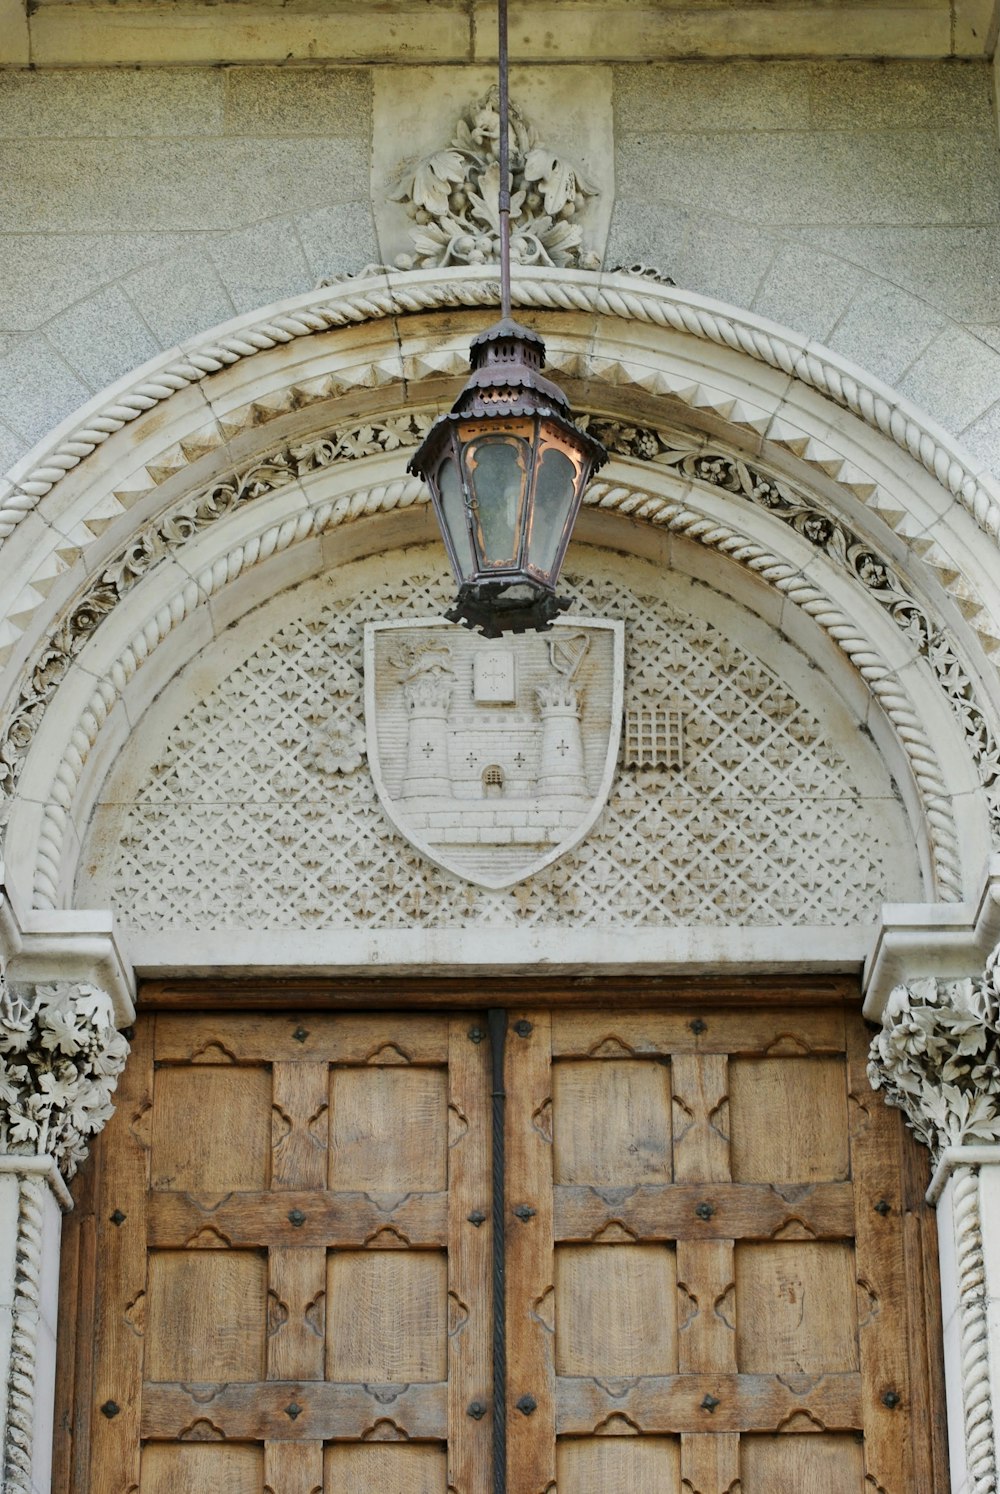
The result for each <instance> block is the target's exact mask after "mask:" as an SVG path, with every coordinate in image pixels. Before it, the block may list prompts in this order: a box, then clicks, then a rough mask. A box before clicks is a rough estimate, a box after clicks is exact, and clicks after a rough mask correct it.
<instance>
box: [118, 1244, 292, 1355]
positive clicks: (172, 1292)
mask: <svg viewBox="0 0 1000 1494" xmlns="http://www.w3.org/2000/svg"><path fill="white" fill-rule="evenodd" d="M147 1269H148V1275H147V1282H148V1287H147V1291H148V1298H147V1308H146V1358H145V1363H144V1367H143V1369H144V1377H145V1379H146V1380H193V1381H199V1382H200V1381H211V1380H219V1381H232V1380H261V1379H263V1376H264V1356H265V1343H266V1341H267V1260H266V1258H265V1256H264V1255H263V1254H261V1253H258V1252H256V1251H249V1250H226V1249H214V1250H213V1249H208V1250H183V1251H178V1250H152V1251H150V1253H149V1260H148V1267H147Z"/></svg>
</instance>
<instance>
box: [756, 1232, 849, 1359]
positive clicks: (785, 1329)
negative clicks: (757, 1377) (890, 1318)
mask: <svg viewBox="0 0 1000 1494" xmlns="http://www.w3.org/2000/svg"><path fill="white" fill-rule="evenodd" d="M855 1280H856V1270H855V1253H854V1248H853V1246H852V1245H851V1244H849V1243H847V1242H846V1241H835V1240H825V1241H823V1242H822V1243H818V1242H816V1241H813V1240H808V1241H806V1240H782V1241H780V1242H778V1243H776V1244H770V1243H768V1244H751V1243H749V1242H744V1241H741V1242H740V1243H739V1244H738V1245H737V1246H736V1249H735V1287H736V1290H735V1303H736V1361H737V1364H738V1366H739V1368H740V1369H741V1370H745V1371H747V1372H748V1373H750V1374H772V1375H820V1374H829V1373H834V1374H836V1373H838V1372H840V1371H843V1370H857V1368H858V1326H857V1306H856V1290H855Z"/></svg>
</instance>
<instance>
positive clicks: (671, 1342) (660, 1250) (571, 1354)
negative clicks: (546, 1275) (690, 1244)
mask: <svg viewBox="0 0 1000 1494" xmlns="http://www.w3.org/2000/svg"><path fill="white" fill-rule="evenodd" d="M676 1295H677V1271H676V1265H675V1257H674V1252H673V1250H671V1249H670V1248H669V1247H667V1246H664V1245H636V1244H634V1243H632V1242H629V1243H627V1244H625V1245H607V1244H605V1245H599V1246H594V1245H560V1246H558V1247H557V1248H556V1252H555V1308H556V1317H555V1323H556V1333H555V1361H556V1374H558V1375H593V1376H595V1377H597V1378H599V1379H608V1378H611V1379H617V1378H620V1377H622V1376H624V1377H633V1376H636V1375H670V1374H673V1372H674V1371H675V1369H676V1368H677V1313H676V1308H675V1298H676Z"/></svg>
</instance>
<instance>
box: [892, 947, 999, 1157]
mask: <svg viewBox="0 0 1000 1494" xmlns="http://www.w3.org/2000/svg"><path fill="white" fill-rule="evenodd" d="M998 964H1000V948H998V949H995V950H994V951H993V953H992V954H991V955H990V957H989V960H988V961H987V965H986V971H985V974H984V975H983V976H982V977H981V978H979V979H973V978H972V977H968V976H966V977H962V978H960V979H957V980H944V979H940V978H935V977H933V976H928V977H925V978H923V979H914V980H911V981H909V982H907V983H906V984H903V985H898V986H897V987H896V988H895V990H894V991H893V992H892V993H891V995H890V997H889V1000H888V1001H887V1003H886V1006H885V1010H884V1012H883V1013H882V1031H881V1032H880V1033H878V1034H877V1035H876V1036H875V1038H873V1040H872V1045H871V1051H870V1058H869V1064H868V1078H869V1080H870V1081H871V1084H872V1087H873V1088H874V1089H879V1090H882V1092H883V1093H884V1095H885V1099H886V1103H887V1104H889V1105H894V1106H896V1108H897V1109H899V1110H902V1112H903V1114H904V1115H905V1116H906V1120H907V1123H908V1125H909V1126H910V1128H911V1130H912V1131H913V1132H914V1134H915V1136H916V1137H917V1139H918V1140H919V1141H922V1142H923V1143H924V1145H925V1146H927V1147H929V1148H930V1152H931V1156H932V1157H933V1159H934V1161H935V1162H937V1161H938V1159H939V1158H940V1156H941V1154H942V1152H943V1151H944V1150H945V1149H946V1148H948V1147H962V1146H976V1145H988V1144H990V1143H994V1142H1000V969H998Z"/></svg>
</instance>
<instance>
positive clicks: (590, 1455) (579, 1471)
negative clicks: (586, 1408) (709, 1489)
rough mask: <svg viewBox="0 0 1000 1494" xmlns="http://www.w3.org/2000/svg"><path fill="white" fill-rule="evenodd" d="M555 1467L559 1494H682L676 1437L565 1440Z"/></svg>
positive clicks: (574, 1438) (678, 1441) (577, 1438)
mask: <svg viewBox="0 0 1000 1494" xmlns="http://www.w3.org/2000/svg"><path fill="white" fill-rule="evenodd" d="M556 1467H557V1470H558V1478H559V1494H609V1491H610V1490H612V1489H614V1490H621V1491H622V1494H624V1491H625V1490H628V1494H682V1489H681V1459H680V1440H679V1439H678V1438H676V1437H644V1438H642V1439H641V1440H640V1439H639V1438H638V1437H567V1438H563V1440H562V1441H561V1442H560V1444H559V1456H558V1460H557V1463H556Z"/></svg>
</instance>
